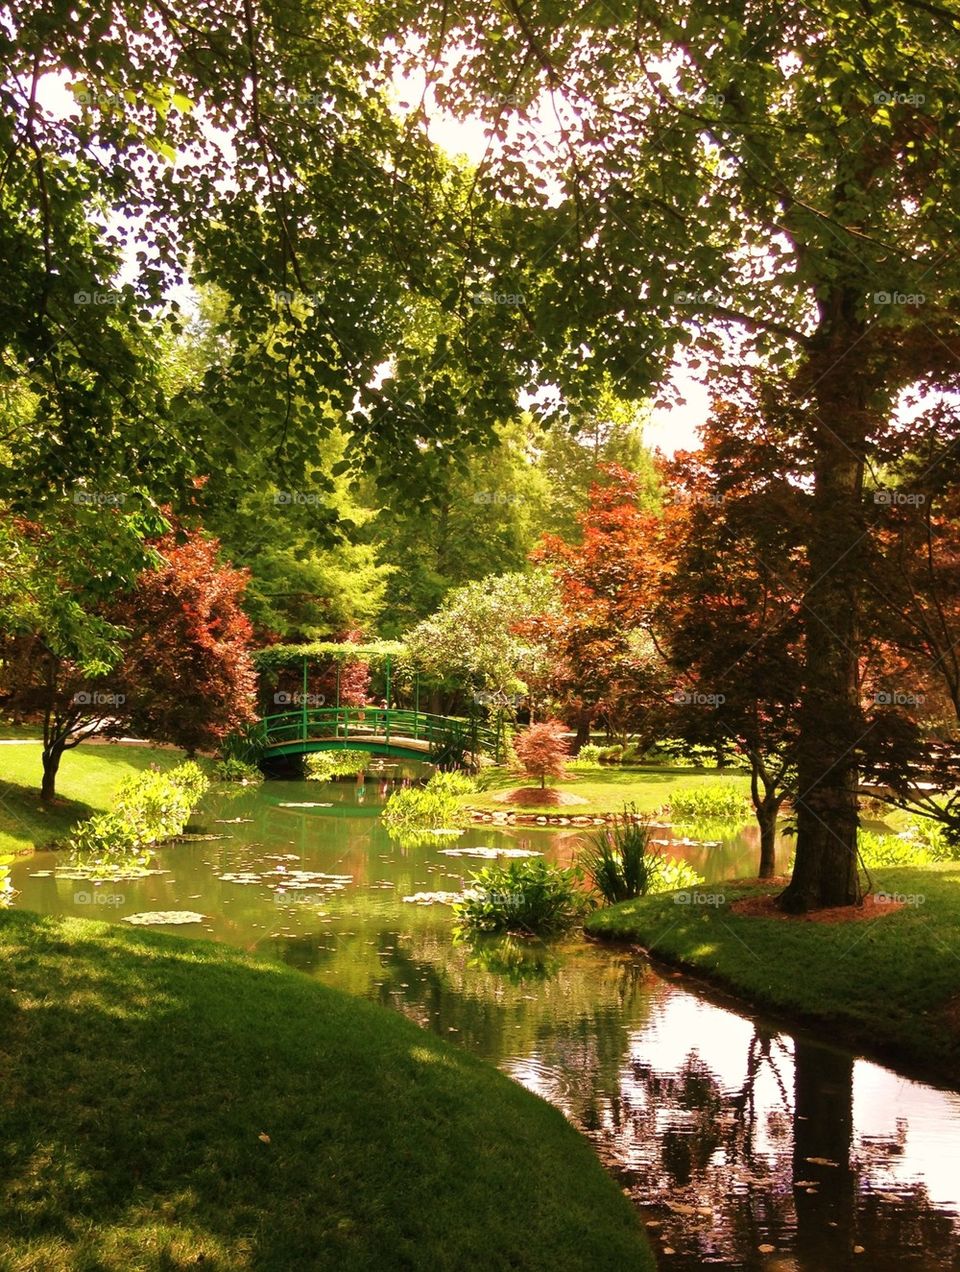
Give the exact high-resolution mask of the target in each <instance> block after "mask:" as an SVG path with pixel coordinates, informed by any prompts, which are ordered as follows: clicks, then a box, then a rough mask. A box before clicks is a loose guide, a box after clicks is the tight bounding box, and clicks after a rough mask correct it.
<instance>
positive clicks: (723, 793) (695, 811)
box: [670, 783, 750, 822]
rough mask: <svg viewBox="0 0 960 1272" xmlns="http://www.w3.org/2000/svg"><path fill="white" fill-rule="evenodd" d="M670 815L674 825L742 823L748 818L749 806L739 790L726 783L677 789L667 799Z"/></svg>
mask: <svg viewBox="0 0 960 1272" xmlns="http://www.w3.org/2000/svg"><path fill="white" fill-rule="evenodd" d="M670 815H671V817H672V818H673V820H674V821H675V822H678V821H679V822H682V821H699V820H707V819H712V820H714V821H745V820H746V819H747V818H748V817H749V816H750V802H749V800H748V799H747V797H746V795H745V794H744V793H743V791H742V790H741V789H740V788H739V787H737V786H733V785H730V784H728V783H718V784H717V785H712V786H681V787H678V788H677V790H675V791H674V792H673V793H672V794H671V796H670Z"/></svg>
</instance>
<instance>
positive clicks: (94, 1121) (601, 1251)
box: [0, 912, 653, 1272]
mask: <svg viewBox="0 0 960 1272" xmlns="http://www.w3.org/2000/svg"><path fill="white" fill-rule="evenodd" d="M0 969H2V975H0V984H2V986H3V988H2V989H0V1075H2V1076H0V1155H2V1158H3V1177H4V1189H3V1191H2V1194H0V1266H2V1267H3V1268H4V1269H8V1270H10V1272H27V1270H28V1269H29V1270H30V1272H35V1270H36V1269H39V1268H42V1269H43V1270H44V1272H60V1270H61V1269H62V1270H64V1272H65V1270H66V1269H76V1268H80V1267H83V1268H93V1267H96V1268H99V1269H105V1270H107V1272H113V1270H114V1269H116V1270H117V1272H120V1270H121V1269H122V1270H123V1272H130V1270H131V1269H157V1270H159V1269H164V1268H182V1267H187V1266H190V1267H192V1266H194V1265H195V1264H196V1265H200V1264H202V1265H203V1267H205V1268H209V1269H211V1270H216V1272H223V1270H226V1269H231V1270H233V1269H258V1270H263V1272H266V1270H273V1269H276V1272H289V1269H292V1268H310V1269H326V1268H330V1269H358V1270H359V1269H373V1268H377V1269H393V1268H396V1269H401V1268H404V1269H407V1268H414V1267H417V1268H420V1267H422V1268H437V1269H445V1268H449V1269H455V1268H456V1269H461V1268H467V1269H471V1268H476V1269H488V1268H503V1269H507V1268H510V1269H530V1270H534V1269H537V1270H538V1269H544V1272H546V1269H571V1270H572V1269H583V1270H586V1269H598V1268H599V1269H603V1268H606V1269H610V1272H619V1270H620V1269H622V1268H627V1267H630V1268H638V1269H644V1268H648V1269H649V1268H652V1267H653V1264H652V1261H651V1259H650V1256H649V1253H648V1250H647V1247H646V1245H645V1244H644V1240H643V1237H642V1235H641V1233H640V1231H639V1225H638V1222H637V1220H636V1216H635V1214H634V1212H633V1210H632V1208H631V1207H630V1205H629V1203H628V1202H627V1201H626V1199H625V1198H624V1197H623V1196H622V1195H621V1193H620V1190H619V1188H618V1187H617V1186H616V1184H615V1183H614V1182H613V1180H612V1179H610V1178H609V1177H608V1176H607V1175H606V1173H605V1172H604V1170H603V1169H602V1167H601V1166H600V1164H599V1162H598V1161H597V1160H596V1158H595V1156H594V1154H593V1151H592V1149H591V1148H590V1146H589V1144H588V1143H587V1141H586V1140H584V1139H583V1138H581V1136H580V1135H579V1134H577V1132H575V1131H574V1130H573V1128H572V1127H570V1126H569V1125H568V1123H567V1122H566V1121H565V1119H564V1118H563V1116H562V1115H561V1114H560V1113H559V1112H558V1111H556V1110H555V1109H553V1108H551V1107H550V1106H549V1105H547V1104H546V1103H545V1102H543V1101H542V1100H540V1099H539V1098H537V1097H536V1096H533V1095H531V1094H530V1093H529V1092H527V1091H524V1090H523V1089H522V1088H521V1087H520V1086H518V1085H516V1084H515V1083H513V1082H511V1081H510V1080H509V1079H508V1078H506V1077H505V1076H503V1075H502V1074H500V1073H499V1072H498V1071H497V1070H496V1069H494V1068H493V1067H492V1066H489V1065H487V1064H485V1063H484V1062H483V1061H480V1060H478V1059H476V1058H475V1057H473V1056H471V1055H469V1054H468V1053H466V1052H463V1051H460V1050H456V1049H454V1048H453V1047H451V1046H450V1045H448V1044H446V1043H444V1042H442V1041H441V1040H439V1039H437V1038H436V1037H434V1036H433V1035H431V1034H429V1033H426V1032H425V1031H422V1030H420V1029H418V1028H417V1027H416V1026H415V1025H413V1024H411V1023H410V1022H409V1021H407V1020H405V1019H404V1018H403V1017H401V1016H399V1015H394V1014H393V1013H391V1012H388V1011H385V1010H384V1009H383V1008H380V1007H376V1006H373V1005H372V1004H369V1003H365V1002H363V1001H362V1000H360V999H356V998H353V997H351V996H349V995H347V994H344V993H341V992H339V991H336V990H331V989H328V988H326V987H324V986H320V985H317V984H316V983H314V982H313V981H311V980H309V979H308V978H307V977H305V976H302V975H301V974H300V973H298V972H294V971H290V970H288V969H286V968H283V967H280V966H278V965H273V964H266V963H258V962H255V961H253V960H251V959H248V958H247V957H245V956H244V955H242V954H240V953H239V952H237V951H233V950H230V949H229V948H227V947H225V946H222V945H216V944H214V943H213V942H202V943H200V942H197V943H194V942H192V941H186V940H179V939H177V938H176V937H170V936H160V935H156V934H150V935H142V934H135V933H128V932H124V931H121V930H120V929H119V928H117V927H116V926H108V925H106V924H99V923H91V922H84V921H79V920H66V921H57V920H54V919H49V918H46V917H41V916H39V915H35V914H30V913H26V912H19V913H18V912H8V913H5V914H2V915H0Z"/></svg>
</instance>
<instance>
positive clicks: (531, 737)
mask: <svg viewBox="0 0 960 1272" xmlns="http://www.w3.org/2000/svg"><path fill="white" fill-rule="evenodd" d="M513 750H514V754H515V755H516V758H517V764H518V766H519V768H520V770H521V771H522V772H523V773H525V774H527V776H528V777H539V779H540V789H541V790H543V788H544V786H545V785H546V780H547V778H548V777H563V776H564V774H565V772H566V767H565V765H564V760H565V759H566V757H567V756H568V755H569V754H570V747H569V746H568V744H567V739H566V738H565V737H564V736H563V725H562V724H561V723H560V721H559V720H547V721H545V722H544V723H543V724H531V726H530V727H529V729H524V730H523V732H522V733H518V734H517V736H516V737H515V738H514V740H513Z"/></svg>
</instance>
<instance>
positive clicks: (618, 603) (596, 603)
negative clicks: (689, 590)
mask: <svg viewBox="0 0 960 1272" xmlns="http://www.w3.org/2000/svg"><path fill="white" fill-rule="evenodd" d="M602 473H603V479H602V480H601V481H599V482H597V483H595V484H594V486H593V487H592V488H591V491H590V502H589V505H588V507H587V509H586V510H585V512H584V513H583V514H582V515H581V517H580V518H579V522H580V527H581V540H580V542H578V543H567V542H565V541H564V540H563V539H560V538H558V537H557V536H552V535H551V536H547V537H545V538H544V540H543V542H542V543H541V545H540V546H539V547H538V548H537V550H536V552H535V553H534V559H535V560H539V561H543V562H545V563H546V564H548V565H550V566H551V567H552V568H553V571H554V573H555V575H556V578H557V581H558V583H559V584H560V590H561V597H562V601H563V611H564V612H563V617H562V618H561V619H560V620H559V621H554V622H553V624H552V628H553V632H552V635H553V640H554V646H555V650H556V654H557V660H558V665H562V666H563V667H564V668H565V670H566V674H567V676H568V680H569V683H568V690H569V701H570V704H571V706H572V707H574V709H575V712H576V715H577V723H578V730H577V745H578V746H579V745H580V744H582V743H583V742H585V741H586V740H587V735H588V732H589V728H590V723H591V721H592V719H593V718H594V717H595V716H596V715H601V716H602V717H603V718H604V719H605V721H606V723H607V726H608V728H609V729H610V731H611V732H612V733H614V734H615V735H616V736H618V737H620V738H622V739H623V740H626V738H627V736H628V735H629V733H631V732H634V731H637V732H640V733H641V734H642V735H643V737H644V738H647V737H649V740H651V741H652V740H653V736H654V735H655V733H656V730H657V724H658V721H659V720H660V718H661V717H662V707H663V687H664V683H665V681H666V678H667V672H666V668H665V665H664V662H663V659H662V657H661V655H660V651H659V649H658V646H657V641H656V638H655V635H654V632H653V628H652V618H653V615H654V613H655V609H656V604H657V597H658V595H659V591H660V588H661V586H662V583H663V579H664V575H665V572H666V570H667V568H668V564H667V561H668V558H667V555H666V545H667V543H668V541H669V538H670V536H671V535H672V534H673V533H674V523H676V522H678V521H679V520H681V519H682V517H683V515H684V510H683V508H682V507H679V506H678V507H676V508H671V509H668V510H667V511H666V513H664V512H663V511H661V510H660V509H656V508H654V509H651V508H649V507H646V506H645V504H644V487H643V483H642V481H641V479H640V477H638V476H637V475H636V474H635V473H632V472H630V471H629V470H627V469H625V468H622V467H621V466H619V465H616V464H608V465H604V466H603V467H602Z"/></svg>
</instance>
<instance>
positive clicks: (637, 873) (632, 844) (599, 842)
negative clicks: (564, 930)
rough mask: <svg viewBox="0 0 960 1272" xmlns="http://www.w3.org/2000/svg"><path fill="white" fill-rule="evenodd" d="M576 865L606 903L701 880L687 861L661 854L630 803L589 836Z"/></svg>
mask: <svg viewBox="0 0 960 1272" xmlns="http://www.w3.org/2000/svg"><path fill="white" fill-rule="evenodd" d="M580 864H581V866H582V867H583V869H584V871H585V872H586V874H587V876H588V878H589V879H590V881H591V882H592V884H593V886H594V888H595V889H596V890H597V892H599V893H600V895H601V897H603V899H604V901H606V902H607V904H608V905H614V904H615V903H616V902H618V901H629V900H632V898H634V897H642V896H646V895H647V893H649V892H667V891H670V890H671V889H674V888H686V887H693V886H694V885H696V884H698V883H702V882H703V879H702V878H701V876H700V875H699V874H697V872H696V870H694V869H693V867H692V866H690V865H688V864H687V862H685V861H682V860H681V859H679V858H676V857H667V856H665V855H664V854H663V852H662V851H661V850H660V848H659V847H658V846H656V845H655V844H653V842H652V841H651V839H650V825H649V822H646V821H640V820H638V819H637V816H636V811H635V809H634V807H633V806H632V805H630V804H627V805H625V807H624V810H623V812H622V813H621V814H620V816H619V817H617V818H616V819H615V820H614V821H613V822H610V823H609V824H608V825H606V826H604V827H603V828H602V829H601V830H599V831H598V832H597V833H596V834H594V835H592V836H591V838H590V840H589V842H588V844H587V846H586V847H585V848H584V850H583V852H582V853H581V856H580Z"/></svg>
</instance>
